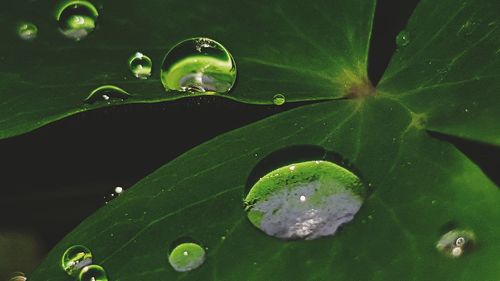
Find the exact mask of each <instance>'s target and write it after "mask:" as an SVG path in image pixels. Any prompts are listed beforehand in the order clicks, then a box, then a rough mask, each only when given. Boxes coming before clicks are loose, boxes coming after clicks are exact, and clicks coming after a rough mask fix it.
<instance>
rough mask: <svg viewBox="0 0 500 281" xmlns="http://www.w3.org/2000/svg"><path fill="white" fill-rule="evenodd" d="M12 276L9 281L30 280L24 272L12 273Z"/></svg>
mask: <svg viewBox="0 0 500 281" xmlns="http://www.w3.org/2000/svg"><path fill="white" fill-rule="evenodd" d="M10 276H12V277H11V278H10V279H9V281H26V280H28V278H26V275H24V273H23V272H20V271H17V272H14V273H12V274H11V275H10Z"/></svg>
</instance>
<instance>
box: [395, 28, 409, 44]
mask: <svg viewBox="0 0 500 281" xmlns="http://www.w3.org/2000/svg"><path fill="white" fill-rule="evenodd" d="M408 44H410V32H408V31H406V30H403V31H401V32H399V33H398V35H397V36H396V45H397V46H398V47H405V46H407V45H408Z"/></svg>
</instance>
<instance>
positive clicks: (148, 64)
mask: <svg viewBox="0 0 500 281" xmlns="http://www.w3.org/2000/svg"><path fill="white" fill-rule="evenodd" d="M128 66H129V68H130V71H131V72H132V74H134V76H135V77H137V78H139V79H148V77H149V76H151V70H152V68H153V62H152V61H151V59H150V58H149V57H148V56H146V55H144V54H143V53H140V52H136V53H135V54H133V55H132V56H131V57H130V58H129V59H128Z"/></svg>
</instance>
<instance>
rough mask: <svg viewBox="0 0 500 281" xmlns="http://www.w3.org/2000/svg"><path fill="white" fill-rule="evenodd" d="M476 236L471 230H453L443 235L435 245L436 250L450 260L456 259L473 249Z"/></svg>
mask: <svg viewBox="0 0 500 281" xmlns="http://www.w3.org/2000/svg"><path fill="white" fill-rule="evenodd" d="M475 241H476V236H475V234H474V232H473V231H471V230H463V229H454V230H451V231H449V232H447V233H445V234H444V235H443V236H441V238H440V239H439V241H438V242H437V244H436V248H437V249H438V250H439V251H440V252H441V253H444V254H445V255H447V256H449V257H451V258H458V257H461V256H462V255H464V254H465V253H467V252H470V251H471V250H472V248H473V247H474V243H475Z"/></svg>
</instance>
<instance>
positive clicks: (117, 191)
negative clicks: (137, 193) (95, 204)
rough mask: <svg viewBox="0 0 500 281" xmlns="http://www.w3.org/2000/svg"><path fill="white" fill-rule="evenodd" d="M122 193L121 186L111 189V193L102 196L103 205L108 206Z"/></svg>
mask: <svg viewBox="0 0 500 281" xmlns="http://www.w3.org/2000/svg"><path fill="white" fill-rule="evenodd" d="M124 191H125V189H124V188H123V187H121V186H117V187H115V188H113V191H111V192H110V193H109V194H108V195H106V196H104V204H108V203H109V202H110V201H111V200H113V199H114V198H116V197H118V196H120V195H122V193H123V192H124Z"/></svg>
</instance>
